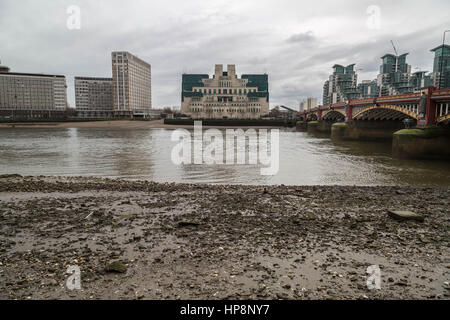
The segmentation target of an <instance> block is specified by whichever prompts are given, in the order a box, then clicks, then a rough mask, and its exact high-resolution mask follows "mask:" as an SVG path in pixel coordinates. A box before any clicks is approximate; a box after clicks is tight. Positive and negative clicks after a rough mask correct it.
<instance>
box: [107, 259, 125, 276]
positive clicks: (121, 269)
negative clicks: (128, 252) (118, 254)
mask: <svg viewBox="0 0 450 320" xmlns="http://www.w3.org/2000/svg"><path fill="white" fill-rule="evenodd" d="M105 270H106V271H107V272H118V273H125V272H127V266H126V265H124V264H123V263H122V262H120V261H114V262H113V263H110V264H109V265H108V266H106V268H105Z"/></svg>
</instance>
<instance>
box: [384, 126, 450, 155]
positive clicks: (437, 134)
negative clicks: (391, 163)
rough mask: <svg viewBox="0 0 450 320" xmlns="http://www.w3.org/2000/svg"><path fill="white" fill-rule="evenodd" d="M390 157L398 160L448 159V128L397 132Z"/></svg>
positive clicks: (449, 132) (449, 148) (449, 138)
mask: <svg viewBox="0 0 450 320" xmlns="http://www.w3.org/2000/svg"><path fill="white" fill-rule="evenodd" d="M392 155H393V156H394V157H396V158H400V159H450V128H440V127H426V128H415V129H403V130H399V131H397V132H395V133H394V135H393V141H392Z"/></svg>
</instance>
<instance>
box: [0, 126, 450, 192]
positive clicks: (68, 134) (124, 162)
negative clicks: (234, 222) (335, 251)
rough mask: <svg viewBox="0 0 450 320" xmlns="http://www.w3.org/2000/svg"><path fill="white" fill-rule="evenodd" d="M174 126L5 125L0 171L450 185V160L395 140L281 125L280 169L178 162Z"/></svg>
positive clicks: (0, 134) (176, 179)
mask: <svg viewBox="0 0 450 320" xmlns="http://www.w3.org/2000/svg"><path fill="white" fill-rule="evenodd" d="M171 133H172V130H166V129H150V130H124V129H92V128H89V129H87V128H86V129H84V128H83V129H76V128H71V129H53V128H52V129H19V128H11V129H10V128H8V129H1V130H0V173H2V174H3V173H19V174H22V175H68V176H75V175H77V176H78V175H84V176H87V175H95V176H107V177H122V178H131V179H149V180H154V181H160V182H184V183H196V182H201V183H235V184H286V185H288V184H290V185H316V184H321V185H324V184H326V185H329V184H341V185H418V186H450V166H449V163H448V162H446V161H422V160H396V159H392V158H391V144H390V143H385V142H383V143H381V142H355V141H352V142H347V141H345V142H332V141H331V140H330V139H329V138H317V137H313V136H310V135H308V134H307V133H304V132H295V131H293V130H282V131H281V132H280V170H279V172H278V174H277V175H275V176H262V175H260V166H259V165H225V164H224V165H194V164H192V165H181V166H176V165H174V164H173V163H172V161H171V151H172V147H173V146H174V145H175V144H176V143H177V142H172V141H171Z"/></svg>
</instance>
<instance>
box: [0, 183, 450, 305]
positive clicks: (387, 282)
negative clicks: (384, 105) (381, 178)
mask: <svg viewBox="0 0 450 320" xmlns="http://www.w3.org/2000/svg"><path fill="white" fill-rule="evenodd" d="M449 208H450V189H449V188H446V189H437V188H436V189H434V188H414V187H347V186H315V187H314V186H267V187H264V186H238V185H226V186H218V185H217V186H216V185H184V184H161V183H153V182H143V181H126V180H113V179H102V178H54V177H53V178H52V177H20V176H9V177H5V176H3V177H0V299H55V298H56V299H448V298H449V293H450V291H449V289H450V287H449V285H448V281H449V280H450V272H449V271H450V269H449V268H450V256H449V251H450V250H449V240H450V238H449V230H450V228H449V227H450V223H449V222H450V209H449ZM389 209H394V210H411V211H414V212H417V213H419V214H422V215H423V216H425V221H424V222H415V221H401V222H400V221H396V220H393V219H392V218H390V217H389V216H388V215H387V210H389ZM115 261H120V262H121V264H122V265H121V264H119V266H120V267H122V268H123V267H124V268H123V270H120V271H123V272H122V273H121V272H110V271H107V269H108V268H107V266H108V265H109V264H110V263H111V262H115ZM70 265H77V266H79V268H80V270H81V290H73V291H71V290H68V289H67V287H66V279H67V277H68V275H67V274H66V270H67V268H68V266H70ZM370 265H379V267H380V269H381V289H380V290H369V289H368V288H367V285H366V280H367V277H368V274H366V270H367V267H368V266H370ZM118 269H120V268H118Z"/></svg>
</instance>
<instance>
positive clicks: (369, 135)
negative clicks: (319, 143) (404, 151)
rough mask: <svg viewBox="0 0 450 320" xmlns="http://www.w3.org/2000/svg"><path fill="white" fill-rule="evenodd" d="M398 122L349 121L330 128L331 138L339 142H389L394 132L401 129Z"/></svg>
mask: <svg viewBox="0 0 450 320" xmlns="http://www.w3.org/2000/svg"><path fill="white" fill-rule="evenodd" d="M403 128H404V125H403V123H402V122H400V121H365V120H358V121H355V120H351V121H346V122H338V123H335V124H333V125H332V127H331V138H332V139H339V140H366V141H374V140H391V139H392V135H393V134H394V132H396V131H398V130H400V129H403Z"/></svg>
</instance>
